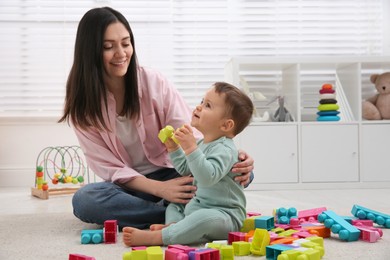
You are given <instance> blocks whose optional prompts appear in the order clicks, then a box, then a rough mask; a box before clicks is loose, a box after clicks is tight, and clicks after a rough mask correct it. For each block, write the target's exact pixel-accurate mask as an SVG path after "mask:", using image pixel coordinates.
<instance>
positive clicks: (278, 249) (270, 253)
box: [265, 244, 293, 260]
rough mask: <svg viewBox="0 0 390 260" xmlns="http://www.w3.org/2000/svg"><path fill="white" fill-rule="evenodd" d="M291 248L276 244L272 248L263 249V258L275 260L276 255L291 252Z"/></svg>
mask: <svg viewBox="0 0 390 260" xmlns="http://www.w3.org/2000/svg"><path fill="white" fill-rule="evenodd" d="M292 249H293V248H292V247H291V246H286V245H282V244H276V245H272V246H267V247H266V248H265V255H266V256H265V257H266V259H267V260H277V259H278V255H280V254H281V253H282V252H283V251H286V250H292Z"/></svg>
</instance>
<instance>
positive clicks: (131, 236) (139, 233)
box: [122, 227, 163, 246]
mask: <svg viewBox="0 0 390 260" xmlns="http://www.w3.org/2000/svg"><path fill="white" fill-rule="evenodd" d="M122 231H123V243H125V245H127V246H161V245H162V244H163V242H162V235H161V230H156V231H149V230H141V229H137V228H133V227H124V228H123V230H122Z"/></svg>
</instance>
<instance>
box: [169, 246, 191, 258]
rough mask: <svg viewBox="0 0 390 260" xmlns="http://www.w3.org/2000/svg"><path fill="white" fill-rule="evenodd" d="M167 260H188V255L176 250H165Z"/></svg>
mask: <svg viewBox="0 0 390 260" xmlns="http://www.w3.org/2000/svg"><path fill="white" fill-rule="evenodd" d="M164 259H165V260H188V254H187V253H184V251H182V250H179V249H176V248H168V249H166V250H165V258H164Z"/></svg>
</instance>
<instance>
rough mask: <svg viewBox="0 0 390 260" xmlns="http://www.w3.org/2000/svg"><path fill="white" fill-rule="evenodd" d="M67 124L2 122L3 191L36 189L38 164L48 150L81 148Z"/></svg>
mask: <svg viewBox="0 0 390 260" xmlns="http://www.w3.org/2000/svg"><path fill="white" fill-rule="evenodd" d="M77 144H78V142H77V138H76V136H75V134H74V133H73V130H72V129H71V128H70V127H69V126H68V125H67V124H58V123H56V119H54V118H52V119H31V118H29V119H26V118H25V119H20V118H19V119H1V120H0V187H5V186H7V187H9V186H18V187H33V186H34V183H35V182H34V177H35V167H36V160H37V157H38V155H39V153H40V151H41V150H42V149H44V148H46V147H48V146H71V145H77Z"/></svg>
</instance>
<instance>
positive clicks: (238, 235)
mask: <svg viewBox="0 0 390 260" xmlns="http://www.w3.org/2000/svg"><path fill="white" fill-rule="evenodd" d="M235 241H245V233H244V232H229V234H228V245H231V244H232V243H233V242H235Z"/></svg>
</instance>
